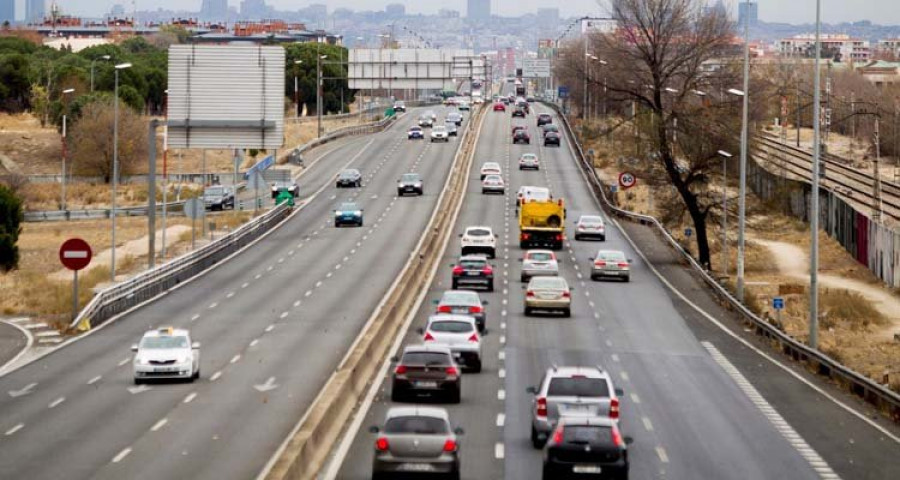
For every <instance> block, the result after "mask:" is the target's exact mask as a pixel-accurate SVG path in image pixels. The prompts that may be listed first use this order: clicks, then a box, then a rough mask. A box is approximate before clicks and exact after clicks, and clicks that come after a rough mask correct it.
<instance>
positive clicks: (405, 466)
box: [397, 463, 434, 472]
mask: <svg viewBox="0 0 900 480" xmlns="http://www.w3.org/2000/svg"><path fill="white" fill-rule="evenodd" d="M397 470H400V471H404V472H433V471H434V465H432V464H430V463H401V464H400V465H398V466H397Z"/></svg>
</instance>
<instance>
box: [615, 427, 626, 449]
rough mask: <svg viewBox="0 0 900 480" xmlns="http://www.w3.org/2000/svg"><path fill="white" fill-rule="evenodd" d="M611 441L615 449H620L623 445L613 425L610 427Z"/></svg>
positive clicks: (617, 430) (620, 436)
mask: <svg viewBox="0 0 900 480" xmlns="http://www.w3.org/2000/svg"><path fill="white" fill-rule="evenodd" d="M612 441H613V444H615V446H617V447H621V446H623V445H624V444H625V442H624V441H623V440H622V433H621V432H619V429H618V428H617V427H616V426H615V425H613V427H612Z"/></svg>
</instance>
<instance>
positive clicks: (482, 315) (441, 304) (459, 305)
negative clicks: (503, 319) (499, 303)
mask: <svg viewBox="0 0 900 480" xmlns="http://www.w3.org/2000/svg"><path fill="white" fill-rule="evenodd" d="M487 304H488V302H487V301H486V300H485V301H482V300H481V296H480V295H478V293H477V292H472V291H469V290H447V291H446V292H444V294H443V295H441V299H440V300H438V302H437V311H436V313H455V314H458V315H468V316H470V317H472V318H474V319H475V325H477V326H478V331H479V332H481V333H484V328H485V325H486V324H487V313H486V312H485V310H484V306H485V305H487Z"/></svg>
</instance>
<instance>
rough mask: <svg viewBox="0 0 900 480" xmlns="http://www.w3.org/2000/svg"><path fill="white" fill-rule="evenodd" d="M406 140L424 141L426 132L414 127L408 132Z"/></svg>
mask: <svg viewBox="0 0 900 480" xmlns="http://www.w3.org/2000/svg"><path fill="white" fill-rule="evenodd" d="M406 138H407V139H409V140H423V139H424V138H425V132H423V131H422V127H412V128H410V129H409V131H408V132H406Z"/></svg>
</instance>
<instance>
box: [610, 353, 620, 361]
mask: <svg viewBox="0 0 900 480" xmlns="http://www.w3.org/2000/svg"><path fill="white" fill-rule="evenodd" d="M611 357H612V359H613V361H614V362H618V361H619V356H618V355H616V354H615V353H614V354H612V355H611Z"/></svg>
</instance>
